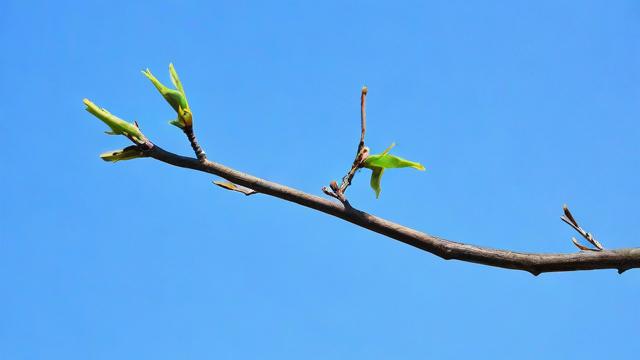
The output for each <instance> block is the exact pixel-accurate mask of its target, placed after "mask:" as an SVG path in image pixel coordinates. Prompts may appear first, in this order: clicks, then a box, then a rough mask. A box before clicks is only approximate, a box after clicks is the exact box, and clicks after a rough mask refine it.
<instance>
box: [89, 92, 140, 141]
mask: <svg viewBox="0 0 640 360" xmlns="http://www.w3.org/2000/svg"><path fill="white" fill-rule="evenodd" d="M82 102H84V104H85V106H86V110H87V111H88V112H90V113H91V114H93V115H94V116H95V117H97V118H98V119H100V120H102V121H103V122H104V123H105V124H107V126H109V127H110V128H111V131H105V133H107V134H109V135H124V136H126V137H128V138H130V139H131V140H132V141H134V142H136V143H138V144H143V143H144V142H145V140H146V139H145V137H144V135H142V132H140V129H138V126H136V125H135V124H132V123H129V122H126V121H124V120H122V119H120V118H119V117H117V116H115V115H113V114H111V113H110V112H108V111H107V110H106V109H103V108H101V107H98V106H97V105H96V104H94V103H92V102H91V101H90V100H89V99H84V100H82Z"/></svg>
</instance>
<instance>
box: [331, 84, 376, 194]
mask: <svg viewBox="0 0 640 360" xmlns="http://www.w3.org/2000/svg"><path fill="white" fill-rule="evenodd" d="M366 98H367V87H366V86H363V87H362V92H361V93H360V142H359V143H358V150H357V151H356V156H355V158H354V160H353V163H352V164H351V169H349V172H347V174H346V175H345V176H344V177H342V181H341V183H340V185H339V186H338V183H336V182H335V181H331V182H330V183H329V188H330V189H331V190H329V189H327V187H323V188H322V192H324V193H325V194H327V195H329V196H331V197H334V198H336V199H338V200H340V201H341V202H342V203H344V204H348V201H347V198H346V196H345V195H344V193H345V192H346V191H347V188H348V187H349V186H350V185H351V182H352V181H353V177H354V176H355V175H356V172H357V171H358V169H360V168H361V167H362V163H363V162H364V160H365V159H366V158H367V156H369V148H367V147H366V146H364V136H365V134H366V132H367V109H366V105H367V104H366Z"/></svg>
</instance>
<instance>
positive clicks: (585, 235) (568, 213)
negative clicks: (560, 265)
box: [560, 204, 604, 251]
mask: <svg viewBox="0 0 640 360" xmlns="http://www.w3.org/2000/svg"><path fill="white" fill-rule="evenodd" d="M562 210H563V211H564V215H563V216H561V217H560V219H561V220H562V221H564V222H565V223H567V224H569V226H571V227H572V228H573V229H574V230H575V231H577V232H578V233H579V234H580V235H582V237H583V238H585V240H587V241H588V242H589V243H590V244H591V245H593V246H595V249H592V248H590V247H587V246H584V245H581V244H580V243H579V242H578V240H577V239H576V238H575V237H572V238H571V241H572V242H573V244H574V245H575V246H576V247H577V248H578V249H580V250H585V251H602V250H604V248H603V247H602V245H601V244H600V242H598V240H596V238H594V237H593V235H592V234H591V233H590V232H587V231H585V230H584V229H583V228H581V227H580V225H578V222H577V221H576V219H575V218H574V217H573V215H572V214H571V211H569V207H568V206H567V205H566V204H565V205H563V206H562Z"/></svg>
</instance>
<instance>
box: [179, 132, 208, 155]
mask: <svg viewBox="0 0 640 360" xmlns="http://www.w3.org/2000/svg"><path fill="white" fill-rule="evenodd" d="M183 130H184V133H185V135H187V139H189V143H190V144H191V148H192V149H193V152H194V153H195V154H196V157H197V158H198V160H200V161H204V160H206V159H207V154H206V153H205V152H204V150H202V148H201V147H200V144H199V143H198V139H196V134H195V133H194V132H193V127H191V126H190V127H185V128H184V129H183Z"/></svg>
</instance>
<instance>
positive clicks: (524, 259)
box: [146, 146, 640, 275]
mask: <svg viewBox="0 0 640 360" xmlns="http://www.w3.org/2000/svg"><path fill="white" fill-rule="evenodd" d="M146 154H147V155H148V156H149V157H152V158H154V159H157V160H159V161H162V162H165V163H167V164H171V165H174V166H178V167H182V168H188V169H193V170H197V171H202V172H206V173H209V174H214V175H217V176H220V177H222V178H225V179H227V180H229V181H231V182H232V183H234V184H239V185H242V186H245V187H247V188H249V189H253V190H255V191H258V192H260V193H263V194H267V195H271V196H274V197H277V198H280V199H283V200H286V201H290V202H293V203H296V204H299V205H302V206H305V207H308V208H311V209H315V210H318V211H321V212H323V213H326V214H329V215H332V216H335V217H338V218H341V219H343V220H346V221H348V222H351V223H353V224H356V225H358V226H361V227H363V228H366V229H369V230H371V231H374V232H377V233H379V234H382V235H385V236H388V237H390V238H393V239H396V240H399V241H401V242H403V243H406V244H409V245H411V246H415V247H417V248H419V249H422V250H425V251H428V252H430V253H432V254H434V255H436V256H439V257H441V258H444V259H447V260H449V259H456V260H461V261H467V262H472V263H478V264H483V265H489V266H495V267H501V268H507V269H516V270H524V271H527V272H530V273H532V274H533V275H538V274H540V273H543V272H557V271H577V270H595V269H617V270H618V273H622V272H624V271H626V270H628V269H632V268H640V248H629V249H618V250H603V251H588V252H578V253H568V254H550V253H549V254H539V253H522V252H514V251H509V250H497V249H491V248H485V247H480V246H475V245H469V244H463V243H458V242H454V241H450V240H446V239H443V238H439V237H436V236H433V235H429V234H426V233H423V232H420V231H417V230H414V229H411V228H408V227H405V226H402V225H399V224H396V223H393V222H391V221H388V220H385V219H382V218H379V217H377V216H374V215H370V214H367V213H366V212H363V211H360V210H357V209H354V208H352V207H351V206H348V205H345V204H341V203H336V202H333V201H329V200H327V199H323V198H320V197H318V196H315V195H311V194H307V193H304V192H302V191H300V190H296V189H293V188H290V187H287V186H284V185H280V184H277V183H274V182H270V181H267V180H263V179H260V178H257V177H255V176H252V175H249V174H245V173H243V172H240V171H237V170H234V169H232V168H229V167H226V166H224V165H221V164H218V163H215V162H212V161H209V160H204V161H200V160H198V159H194V158H188V157H184V156H180V155H176V154H173V153H170V152H167V151H165V150H163V149H162V148H160V147H158V146H153V147H152V148H151V149H150V150H147V151H146Z"/></svg>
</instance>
